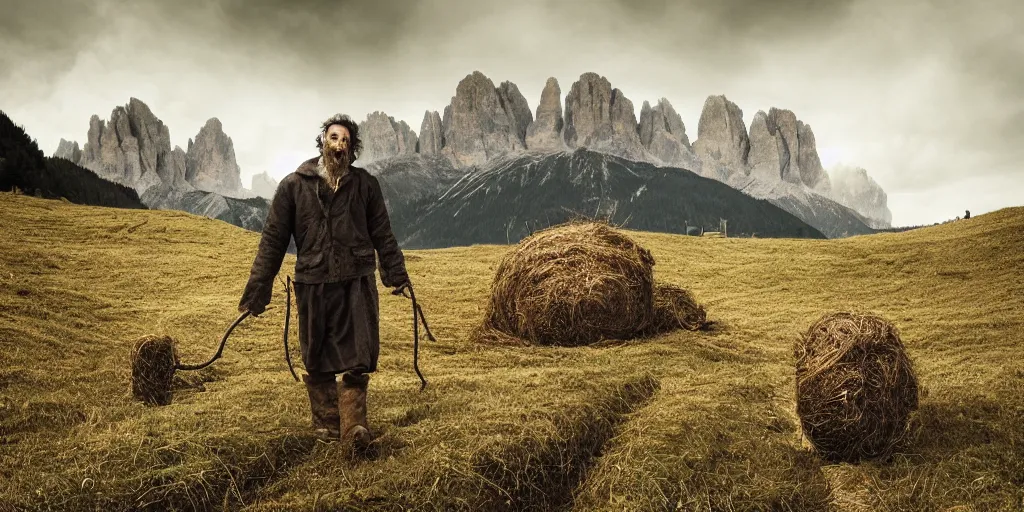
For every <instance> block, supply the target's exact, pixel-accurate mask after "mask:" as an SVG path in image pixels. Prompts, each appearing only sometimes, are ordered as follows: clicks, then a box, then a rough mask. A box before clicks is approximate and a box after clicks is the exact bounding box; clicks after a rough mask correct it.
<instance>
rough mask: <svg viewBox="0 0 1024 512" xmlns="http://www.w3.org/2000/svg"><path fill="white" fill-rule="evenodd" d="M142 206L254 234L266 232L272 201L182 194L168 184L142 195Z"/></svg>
mask: <svg viewBox="0 0 1024 512" xmlns="http://www.w3.org/2000/svg"><path fill="white" fill-rule="evenodd" d="M142 202H144V203H146V204H147V205H148V206H149V207H150V208H152V209H154V210H181V211H186V212H189V213H194V214H196V215H203V216H205V217H210V218H211V219H218V220H222V221H224V222H227V223H229V224H234V225H235V226H239V227H242V228H245V229H248V230H250V231H263V223H264V222H265V221H266V219H267V213H269V212H270V201H269V200H268V199H265V198H262V197H255V198H250V199H238V198H234V197H227V196H223V195H221V194H218V193H216V192H206V191H204V190H194V189H193V190H180V189H175V188H173V187H171V186H170V185H168V184H166V183H161V184H160V185H154V186H152V187H149V188H148V189H146V192H144V193H143V194H142Z"/></svg>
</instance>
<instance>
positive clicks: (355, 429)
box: [339, 373, 373, 452]
mask: <svg viewBox="0 0 1024 512" xmlns="http://www.w3.org/2000/svg"><path fill="white" fill-rule="evenodd" d="M369 382H370V376H369V375H367V374H365V373H359V374H354V373H344V374H342V376H341V392H340V393H339V409H340V411H341V439H342V441H344V442H346V443H349V444H351V446H352V448H354V449H355V450H356V451H360V452H361V451H364V450H366V448H368V447H369V446H370V442H371V441H373V438H372V436H371V435H370V427H369V426H368V425H367V423H366V386H367V384H369Z"/></svg>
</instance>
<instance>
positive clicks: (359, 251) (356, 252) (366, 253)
mask: <svg viewBox="0 0 1024 512" xmlns="http://www.w3.org/2000/svg"><path fill="white" fill-rule="evenodd" d="M352 256H353V257H355V260H356V261H358V262H360V263H374V250H373V247H353V248H352Z"/></svg>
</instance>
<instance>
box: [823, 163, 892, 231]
mask: <svg viewBox="0 0 1024 512" xmlns="http://www.w3.org/2000/svg"><path fill="white" fill-rule="evenodd" d="M829 174H830V175H831V178H830V182H831V185H832V190H831V195H832V198H833V199H835V200H836V201H837V202H838V203H840V204H842V205H844V206H847V207H849V208H851V209H853V210H854V211H856V212H857V213H859V214H861V215H863V216H864V217H865V218H867V219H868V221H869V225H870V226H871V227H872V228H875V229H885V228H890V227H892V212H891V211H889V206H888V197H887V195H886V193H885V191H884V190H882V187H881V186H880V185H879V184H878V183H877V182H875V180H874V179H873V178H871V176H869V175H868V172H867V171H866V170H864V169H863V168H860V167H853V166H847V165H839V166H836V167H834V168H832V169H831V170H830V171H829Z"/></svg>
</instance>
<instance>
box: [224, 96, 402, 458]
mask: <svg viewBox="0 0 1024 512" xmlns="http://www.w3.org/2000/svg"><path fill="white" fill-rule="evenodd" d="M316 145H317V148H318V149H319V150H320V155H319V156H318V157H314V158H310V159H309V160H306V161H305V162H303V163H302V164H301V165H300V166H299V167H298V169H297V170H296V171H295V172H293V173H291V174H289V175H288V176H285V178H284V179H283V180H281V184H280V185H279V186H278V187H277V191H276V192H275V193H274V199H273V201H272V202H271V205H270V212H269V214H268V215H267V221H266V227H264V228H263V234H262V236H261V238H260V244H259V249H258V251H257V253H256V258H255V260H254V261H253V264H252V271H251V273H250V276H249V282H248V283H247V284H246V286H245V291H244V292H243V293H242V299H241V300H240V301H239V305H238V309H239V311H242V312H244V311H246V310H248V311H249V312H250V313H251V314H252V315H253V316H256V315H258V314H260V313H262V312H263V311H264V310H265V309H266V306H267V304H268V303H270V298H271V290H272V287H273V279H274V276H276V275H277V273H278V271H279V270H280V268H281V263H282V261H283V260H284V255H285V251H286V250H287V249H288V243H289V240H290V239H291V237H292V236H294V237H295V245H296V260H295V301H296V304H297V305H298V310H299V311H298V316H299V346H300V348H301V351H302V362H303V364H304V365H305V367H306V372H308V373H307V374H305V375H303V376H302V378H303V381H305V383H306V390H307V392H308V393H309V403H310V408H311V410H312V417H313V428H314V429H315V431H316V432H317V434H319V435H320V436H322V437H326V438H334V439H337V438H341V439H343V440H344V441H346V442H347V443H352V444H353V445H354V447H355V448H356V449H358V450H362V449H365V448H366V447H367V446H368V444H369V443H370V441H371V440H372V439H371V435H370V431H369V427H368V425H367V422H366V388H367V384H368V383H369V380H370V375H369V374H370V373H372V372H374V371H376V370H377V357H378V354H379V351H380V337H379V336H380V324H379V319H380V316H379V311H378V297H377V286H376V284H375V283H374V274H375V271H376V258H375V257H374V253H375V252H376V255H377V256H379V257H380V271H381V282H383V283H384V286H387V287H394V288H395V293H399V292H401V291H403V290H405V289H409V290H411V289H412V284H411V283H410V282H409V274H408V273H407V272H406V269H405V257H404V256H403V254H402V251H401V249H400V248H399V247H398V242H397V241H396V240H395V236H394V234H393V233H392V231H391V221H390V219H389V217H388V211H387V208H386V207H385V206H384V196H383V194H382V192H381V188H380V183H379V182H378V180H377V178H376V177H374V176H372V175H370V174H369V173H368V172H366V170H365V169H362V168H359V167H353V166H352V165H351V163H352V162H353V161H354V160H355V159H356V158H358V156H359V152H360V150H361V149H362V141H361V140H360V139H359V127H358V126H357V125H356V123H355V122H354V121H352V119H350V118H349V117H348V116H345V115H340V114H339V115H335V116H333V117H331V118H329V119H328V120H326V121H324V123H323V124H322V125H321V127H320V134H319V135H318V136H317V137H316ZM338 374H341V382H340V387H341V390H340V393H339V390H338V380H337V375H338ZM339 395H340V396H339Z"/></svg>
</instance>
